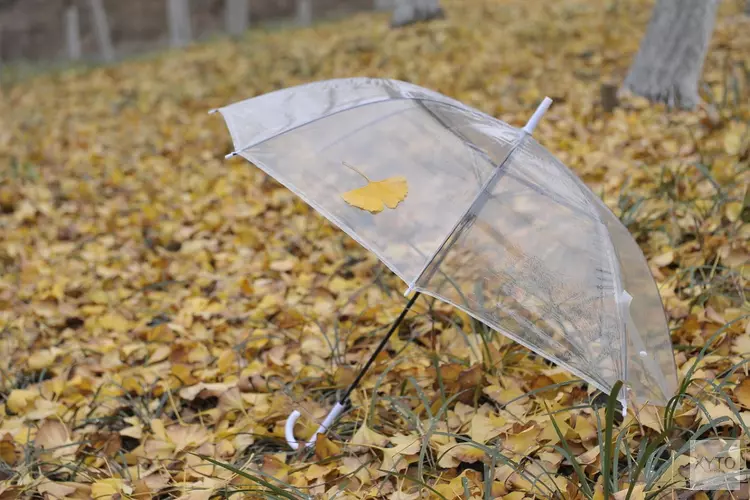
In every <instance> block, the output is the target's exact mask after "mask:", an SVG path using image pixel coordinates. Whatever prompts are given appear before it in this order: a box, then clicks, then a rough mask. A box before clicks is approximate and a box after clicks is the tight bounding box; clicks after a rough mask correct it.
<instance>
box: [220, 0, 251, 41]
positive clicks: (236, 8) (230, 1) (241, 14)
mask: <svg viewBox="0 0 750 500" xmlns="http://www.w3.org/2000/svg"><path fill="white" fill-rule="evenodd" d="M224 13H225V16H226V17H225V19H224V22H225V25H226V30H227V33H229V34H230V35H233V36H239V35H241V34H243V33H244V32H245V31H246V30H247V24H248V18H249V17H250V4H249V2H248V0H226V7H225V11H224Z"/></svg>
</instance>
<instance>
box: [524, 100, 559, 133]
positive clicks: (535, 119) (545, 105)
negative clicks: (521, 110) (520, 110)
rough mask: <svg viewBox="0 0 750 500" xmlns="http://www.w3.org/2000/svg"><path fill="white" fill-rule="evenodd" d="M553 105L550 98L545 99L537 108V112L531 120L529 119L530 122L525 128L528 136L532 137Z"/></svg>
mask: <svg viewBox="0 0 750 500" xmlns="http://www.w3.org/2000/svg"><path fill="white" fill-rule="evenodd" d="M551 105H552V99H550V98H549V97H545V98H544V99H543V100H542V102H541V104H539V106H538V107H537V108H536V111H534V114H533V115H531V118H529V121H528V122H527V123H526V125H524V126H523V131H524V132H526V133H527V134H529V135H531V134H533V133H534V129H535V128H536V126H537V125H538V124H539V121H540V120H541V119H542V116H544V113H546V112H547V110H548V109H549V107H550V106H551Z"/></svg>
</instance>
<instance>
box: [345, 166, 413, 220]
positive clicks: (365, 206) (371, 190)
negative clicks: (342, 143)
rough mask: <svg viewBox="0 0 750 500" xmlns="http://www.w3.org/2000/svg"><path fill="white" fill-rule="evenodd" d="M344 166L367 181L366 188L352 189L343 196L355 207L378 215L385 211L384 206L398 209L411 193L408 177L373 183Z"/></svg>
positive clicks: (390, 178) (391, 178)
mask: <svg viewBox="0 0 750 500" xmlns="http://www.w3.org/2000/svg"><path fill="white" fill-rule="evenodd" d="M344 165H346V166H347V167H348V168H350V169H352V170H354V171H355V172H357V173H358V174H359V175H361V176H362V177H364V178H365V180H366V181H367V185H366V186H363V187H361V188H357V189H352V190H351V191H347V192H346V193H344V194H342V195H341V197H342V198H343V199H344V201H345V202H347V203H348V204H349V205H351V206H353V207H357V208H361V209H362V210H367V211H368V212H371V213H373V214H376V213H378V212H382V211H383V205H385V206H386V207H388V208H390V209H394V208H396V206H397V205H398V204H399V203H401V202H402V201H404V199H406V195H407V194H408V193H409V186H408V184H407V183H406V177H403V176H400V175H398V176H394V177H388V178H387V179H383V180H382V181H371V180H370V179H369V178H368V177H367V176H366V175H365V174H363V173H362V172H360V171H359V170H357V169H356V168H354V167H352V166H350V165H348V164H346V163H344Z"/></svg>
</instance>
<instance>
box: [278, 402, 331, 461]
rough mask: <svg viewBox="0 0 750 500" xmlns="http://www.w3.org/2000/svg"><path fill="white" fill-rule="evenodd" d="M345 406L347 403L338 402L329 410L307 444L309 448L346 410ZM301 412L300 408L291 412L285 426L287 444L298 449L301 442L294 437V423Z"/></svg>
mask: <svg viewBox="0 0 750 500" xmlns="http://www.w3.org/2000/svg"><path fill="white" fill-rule="evenodd" d="M344 408H346V405H345V404H343V403H336V404H335V405H334V406H333V408H331V411H330V412H328V415H327V416H326V418H325V420H323V423H322V424H320V427H318V430H317V431H315V434H313V437H311V438H310V440H309V441H308V442H307V444H305V447H306V448H308V447H310V446H312V445H313V444H315V440H316V439H318V434H325V433H326V431H327V430H328V428H329V427H330V426H331V424H333V421H334V420H336V419H337V418H338V416H339V415H341V414H342V413H343V411H344ZM300 415H301V413H300V412H299V410H294V411H293V412H292V413H290V414H289V417H287V419H286V425H285V426H284V434H285V435H286V442H287V444H288V445H289V446H290V447H291V448H292V449H293V450H297V449H299V442H298V441H297V439H296V438H295V437H294V424H295V423H296V422H297V419H298V418H299V417H300Z"/></svg>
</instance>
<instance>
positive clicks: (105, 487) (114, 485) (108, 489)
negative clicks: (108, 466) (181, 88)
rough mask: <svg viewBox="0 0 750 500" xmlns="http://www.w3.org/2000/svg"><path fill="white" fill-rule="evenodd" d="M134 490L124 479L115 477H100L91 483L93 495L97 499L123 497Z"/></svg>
mask: <svg viewBox="0 0 750 500" xmlns="http://www.w3.org/2000/svg"><path fill="white" fill-rule="evenodd" d="M132 491H133V489H132V488H131V487H130V486H129V485H127V484H126V483H125V480H124V479H120V478H114V477H110V478H107V479H100V480H98V481H96V482H95V483H94V484H92V485H91V496H92V497H93V498H96V499H97V500H108V499H114V498H122V495H123V494H125V495H129V494H130V493H131V492H132Z"/></svg>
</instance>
